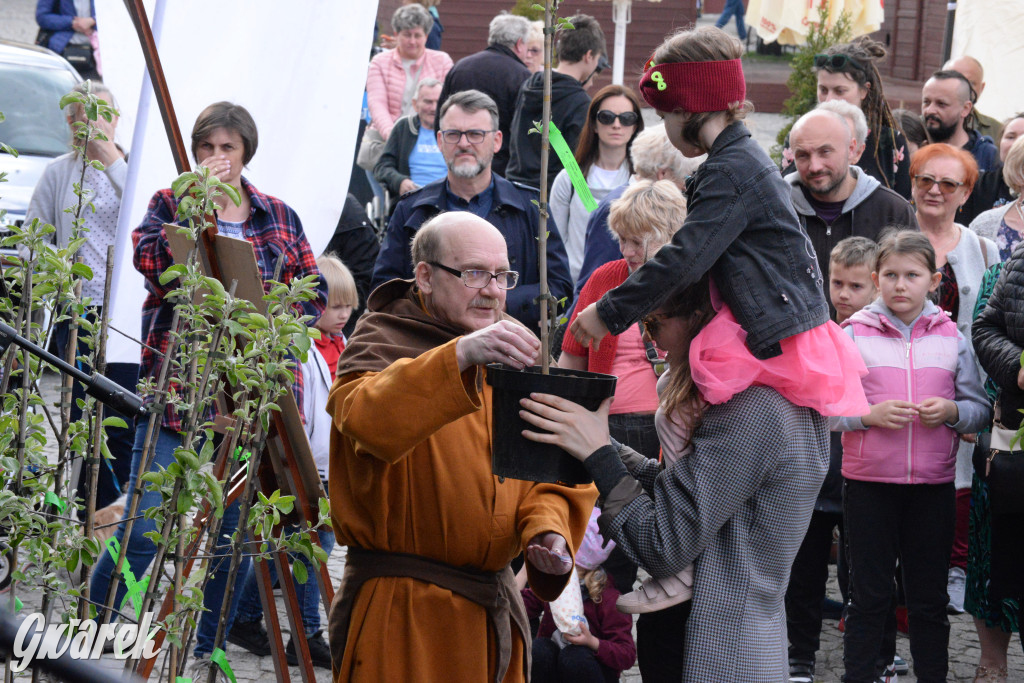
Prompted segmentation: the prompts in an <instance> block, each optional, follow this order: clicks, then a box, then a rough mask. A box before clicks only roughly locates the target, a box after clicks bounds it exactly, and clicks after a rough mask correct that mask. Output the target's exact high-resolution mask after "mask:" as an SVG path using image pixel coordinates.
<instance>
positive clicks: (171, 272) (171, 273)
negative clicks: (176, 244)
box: [159, 263, 187, 285]
mask: <svg viewBox="0 0 1024 683" xmlns="http://www.w3.org/2000/svg"><path fill="white" fill-rule="evenodd" d="M186 272H187V270H186V268H185V266H183V265H182V264H180V263H179V264H175V265H173V266H171V267H170V268H168V269H167V270H165V271H164V272H163V273H161V274H160V279H159V282H160V284H161V285H166V284H167V283H168V282H171V281H173V280H177V279H178V278H179V277H182V276H183V275H184V274H185V273H186Z"/></svg>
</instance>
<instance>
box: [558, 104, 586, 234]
mask: <svg viewBox="0 0 1024 683" xmlns="http://www.w3.org/2000/svg"><path fill="white" fill-rule="evenodd" d="M548 142H549V143H550V144H551V149H553V150H554V151H555V154H557V155H558V160H559V161H561V162H562V166H563V167H564V168H565V172H566V173H568V174H569V180H571V181H572V186H573V187H574V188H576V194H578V195H579V196H580V201H581V202H583V208H585V209H586V210H587V211H593V210H594V209H596V208H597V202H596V201H594V195H592V194H590V186H589V185H587V179H586V178H584V177H583V171H581V170H580V165H579V164H577V163H576V157H575V156H573V153H572V150H571V149H569V145H568V143H566V141H565V138H563V137H562V131H560V130H558V126H556V125H555V122H554V121H551V122H550V123H548ZM559 227H562V228H563V229H564V226H559Z"/></svg>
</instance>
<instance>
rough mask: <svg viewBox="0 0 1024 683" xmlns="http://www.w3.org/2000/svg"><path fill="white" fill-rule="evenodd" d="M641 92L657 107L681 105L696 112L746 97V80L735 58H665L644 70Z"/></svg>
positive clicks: (720, 107)
mask: <svg viewBox="0 0 1024 683" xmlns="http://www.w3.org/2000/svg"><path fill="white" fill-rule="evenodd" d="M650 63H651V62H650V61H648V64H650ZM640 96H641V97H643V98H644V101H645V102H647V104H649V105H651V106H652V107H654V108H655V109H657V110H658V111H665V112H672V111H675V110H676V109H682V110H683V111H685V112H688V113H691V114H699V113H701V112H710V111H725V110H726V109H728V108H729V105H730V104H732V103H733V102H742V101H743V100H745V99H746V97H747V84H746V81H745V80H744V79H743V66H742V65H741V63H740V60H738V59H728V60H723V61H718V62H666V63H664V64H656V65H653V66H651V67H650V68H648V69H647V71H646V72H644V75H643V78H641V79H640Z"/></svg>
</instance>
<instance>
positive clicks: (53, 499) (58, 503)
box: [43, 491, 68, 512]
mask: <svg viewBox="0 0 1024 683" xmlns="http://www.w3.org/2000/svg"><path fill="white" fill-rule="evenodd" d="M43 500H44V501H45V502H47V503H49V504H50V505H53V506H54V507H56V508H57V509H58V510H60V511H61V512H64V511H65V510H66V509H67V508H68V504H67V503H65V502H64V501H63V500H61V499H60V498H58V497H57V494H56V493H54V492H53V491H47V492H46V495H44V496H43Z"/></svg>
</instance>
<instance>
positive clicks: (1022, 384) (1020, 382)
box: [1017, 365, 1024, 390]
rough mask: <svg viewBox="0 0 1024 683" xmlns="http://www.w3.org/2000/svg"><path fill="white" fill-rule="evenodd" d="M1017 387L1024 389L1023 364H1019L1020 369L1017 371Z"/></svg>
mask: <svg viewBox="0 0 1024 683" xmlns="http://www.w3.org/2000/svg"><path fill="white" fill-rule="evenodd" d="M1017 388H1018V389H1021V390H1024V365H1022V366H1021V368H1020V371H1019V372H1018V373H1017Z"/></svg>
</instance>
